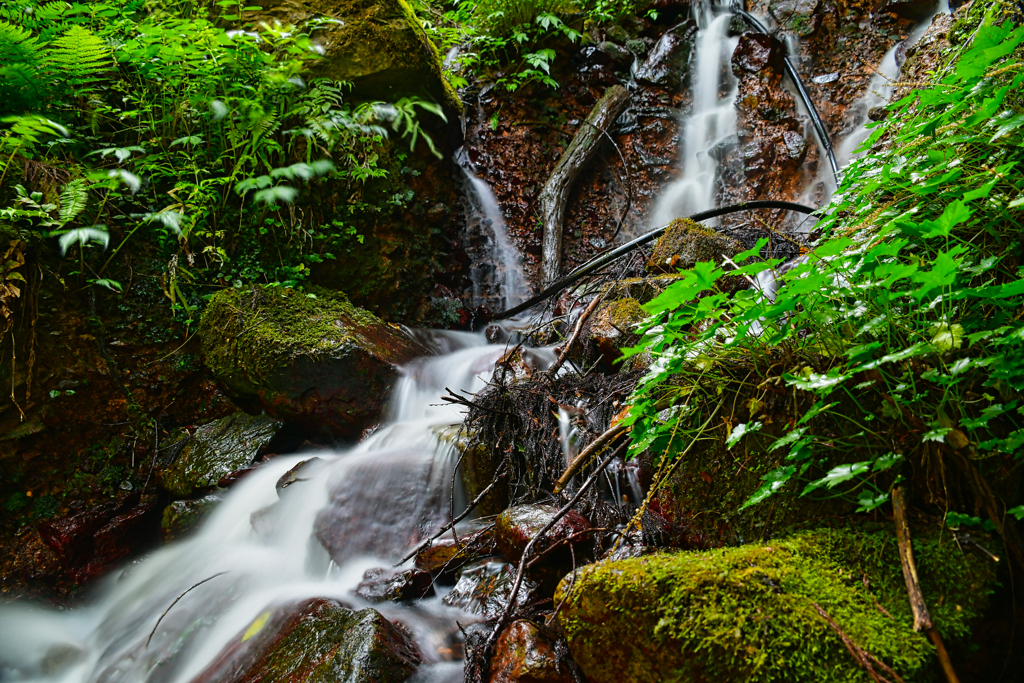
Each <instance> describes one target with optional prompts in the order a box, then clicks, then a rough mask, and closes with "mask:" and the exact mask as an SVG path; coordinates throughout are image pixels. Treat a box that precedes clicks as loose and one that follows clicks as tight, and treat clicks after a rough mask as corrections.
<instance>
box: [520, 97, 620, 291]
mask: <svg viewBox="0 0 1024 683" xmlns="http://www.w3.org/2000/svg"><path fill="white" fill-rule="evenodd" d="M627 104H629V91H628V90H626V88H624V87H622V86H621V85H613V86H612V87H610V88H608V90H606V91H605V93H604V96H602V97H601V99H600V100H598V102H597V104H596V105H594V109H593V110H592V111H591V112H590V115H589V116H588V117H587V119H586V121H585V122H584V124H583V125H582V126H580V127H579V129H578V130H577V131H576V136H575V137H573V139H572V142H571V143H569V147H568V149H566V150H565V153H564V154H563V155H562V158H561V159H559V160H558V163H557V164H556V165H555V168H554V170H553V171H552V172H551V177H550V178H549V179H548V181H547V183H545V184H544V188H543V189H542V190H541V191H540V196H539V197H538V203H539V205H540V206H539V210H540V218H541V222H542V223H543V224H544V242H543V245H542V255H541V259H542V265H541V274H542V279H543V281H544V285H545V286H547V285H550V284H551V283H552V282H554V281H555V280H556V279H558V273H559V270H560V269H561V267H562V230H563V224H564V222H565V207H566V205H567V204H568V202H569V193H570V191H571V190H572V186H573V184H575V182H576V179H577V178H578V177H579V175H580V173H581V172H582V171H583V169H584V168H585V167H586V166H587V164H588V163H589V162H590V161H591V159H593V157H594V155H595V154H596V153H597V152H598V150H599V149H600V142H601V141H602V135H603V133H604V131H605V130H606V129H608V128H609V127H610V126H611V125H612V124H613V123H615V119H617V118H619V114H621V113H622V110H623V109H625V108H626V105H627Z"/></svg>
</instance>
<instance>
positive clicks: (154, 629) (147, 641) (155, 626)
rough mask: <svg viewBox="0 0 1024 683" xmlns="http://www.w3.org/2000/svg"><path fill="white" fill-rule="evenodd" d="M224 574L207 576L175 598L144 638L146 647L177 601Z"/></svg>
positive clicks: (218, 573)
mask: <svg viewBox="0 0 1024 683" xmlns="http://www.w3.org/2000/svg"><path fill="white" fill-rule="evenodd" d="M224 574H227V572H217V573H216V574H214V575H213V576H208V577H206V578H205V579H203V580H202V581H200V582H199V583H197V584H194V585H193V586H191V587H190V588H189V589H188V590H186V591H185V592H184V593H182V594H181V595H179V596H178V597H176V598H175V599H174V602H172V603H171V605H170V607H168V608H167V609H165V610H164V613H163V614H161V615H160V618H159V619H157V620H156V623H155V624H153V630H152V631H150V632H149V638H146V647H149V642H150V641H151V640H153V634H154V633H156V629H157V626H159V625H160V622H161V621H163V620H164V617H166V616H167V613H168V612H170V611H171V608H172V607H174V606H175V605H177V604H178V601H179V600H181V599H182V598H183V597H185V596H186V595H187V594H188V592H189V591H191V590H192V589H193V588H199V587H200V586H202V585H203V584H204V583H206V582H207V581H212V580H213V579H216V578H217V577H218V576H223V575H224Z"/></svg>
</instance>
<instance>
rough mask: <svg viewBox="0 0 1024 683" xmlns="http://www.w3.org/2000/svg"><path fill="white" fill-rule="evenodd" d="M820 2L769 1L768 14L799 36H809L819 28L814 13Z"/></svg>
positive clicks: (803, 0)
mask: <svg viewBox="0 0 1024 683" xmlns="http://www.w3.org/2000/svg"><path fill="white" fill-rule="evenodd" d="M817 9H818V0H769V3H768V13H769V15H771V17H772V18H773V19H775V21H777V22H779V23H780V24H782V25H783V26H785V27H786V29H787V30H789V31H792V32H793V33H795V34H797V35H798V36H809V35H811V34H812V33H814V30H815V28H816V27H817V22H816V17H815V15H814V12H815V11H816V10H817Z"/></svg>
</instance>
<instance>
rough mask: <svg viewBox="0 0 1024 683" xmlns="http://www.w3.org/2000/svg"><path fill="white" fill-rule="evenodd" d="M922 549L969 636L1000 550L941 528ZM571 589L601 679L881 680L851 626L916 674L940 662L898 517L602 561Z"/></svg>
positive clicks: (930, 591) (935, 592) (565, 590)
mask: <svg viewBox="0 0 1024 683" xmlns="http://www.w3.org/2000/svg"><path fill="white" fill-rule="evenodd" d="M914 553H915V558H916V559H917V560H918V569H919V574H920V578H921V581H922V587H923V589H924V594H925V599H926V601H927V604H928V605H929V607H930V608H932V617H933V619H934V621H935V624H936V626H937V627H938V629H939V631H940V632H941V635H942V637H943V638H944V639H946V640H947V642H949V641H951V640H953V639H955V638H958V637H963V636H964V635H966V634H967V633H968V630H969V624H970V622H971V620H972V619H974V618H975V617H976V616H977V615H978V614H979V612H980V611H981V610H982V609H984V607H985V604H986V602H987V596H988V594H989V593H990V592H991V588H992V585H993V579H994V570H993V569H992V566H991V563H988V564H986V563H985V562H984V561H983V560H980V559H977V558H975V557H973V556H971V555H969V554H964V553H962V552H961V551H960V550H959V549H958V548H957V546H956V544H955V543H953V542H952V540H951V539H948V538H946V539H939V538H937V537H935V536H934V535H933V536H932V537H929V538H924V537H921V536H916V537H915V542H914ZM563 599H564V600H565V602H564V604H563V607H562V610H561V611H560V612H559V615H558V620H559V623H560V624H561V626H562V629H563V631H564V632H565V634H566V638H567V640H568V643H569V649H570V652H571V653H572V656H573V659H574V661H575V662H576V663H577V664H578V665H579V667H580V668H581V669H582V671H583V673H584V674H585V675H586V677H587V679H588V680H590V681H594V683H619V682H620V681H624V680H630V681H679V682H683V681H698V680H699V681H705V682H706V683H726V682H731V681H741V680H761V681H790V682H792V683H798V682H802V681H806V682H808V683H811V682H815V683H817V682H820V681H861V680H864V681H867V680H870V679H869V678H868V677H867V676H866V675H865V672H864V670H863V669H862V668H861V666H860V663H859V662H858V661H857V660H856V659H855V658H854V657H853V656H851V654H850V651H849V650H848V649H847V646H846V645H844V641H843V640H842V639H841V637H840V635H839V634H838V632H837V628H838V629H841V630H842V632H843V633H844V634H845V636H846V637H847V638H848V639H849V640H851V641H852V642H853V643H856V645H857V647H859V648H861V649H862V650H864V651H866V652H868V653H870V655H871V656H872V657H874V658H875V659H876V660H878V661H880V662H884V663H885V664H886V665H888V666H889V667H891V668H892V669H893V670H895V671H896V672H898V674H899V675H900V676H901V677H902V678H903V679H904V680H907V681H913V680H925V679H928V680H930V679H931V669H932V667H933V665H934V662H933V657H934V650H933V648H932V646H931V644H930V643H929V642H928V639H927V638H926V637H925V635H924V634H923V633H916V632H914V630H913V619H912V615H911V612H910V604H909V601H908V600H907V596H906V587H905V585H904V581H903V576H902V571H901V569H900V561H899V554H898V551H897V548H896V542H895V538H894V535H893V533H892V528H891V525H881V526H879V527H878V528H876V529H875V530H863V529H862V530H860V531H859V532H858V533H854V532H851V531H837V530H829V529H823V530H818V531H814V532H808V533H804V534H801V535H797V536H793V537H791V538H789V539H787V540H781V541H771V542H764V543H755V544H750V545H744V546H740V547H735V548H728V549H716V550H711V551H706V552H677V553H669V554H665V553H661V554H657V555H650V556H647V557H640V558H636V559H626V560H619V561H611V562H601V563H598V564H593V565H589V566H586V567H583V568H582V569H580V570H578V571H577V572H576V574H575V578H573V577H572V576H568V577H566V578H565V579H563V580H562V583H561V584H560V585H559V588H558V591H557V593H556V595H555V603H556V604H561V601H562V600H563Z"/></svg>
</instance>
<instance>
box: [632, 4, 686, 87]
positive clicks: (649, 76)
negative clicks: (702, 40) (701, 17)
mask: <svg viewBox="0 0 1024 683" xmlns="http://www.w3.org/2000/svg"><path fill="white" fill-rule="evenodd" d="M696 31H697V27H696V25H695V24H694V23H693V22H692V21H688V22H686V23H685V24H681V25H680V26H677V27H675V28H674V29H672V30H670V31H667V32H665V34H664V35H662V37H661V38H660V39H659V40H658V42H657V43H656V44H655V46H654V49H653V50H651V54H650V55H648V57H647V61H646V62H644V64H643V66H641V67H640V68H639V69H638V70H637V72H636V79H637V80H638V81H641V82H643V83H647V84H649V85H660V86H664V87H666V88H672V89H673V90H678V89H679V88H682V87H683V85H684V84H685V83H686V80H687V75H688V72H689V61H690V49H691V48H692V47H693V38H694V35H695V34H696Z"/></svg>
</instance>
